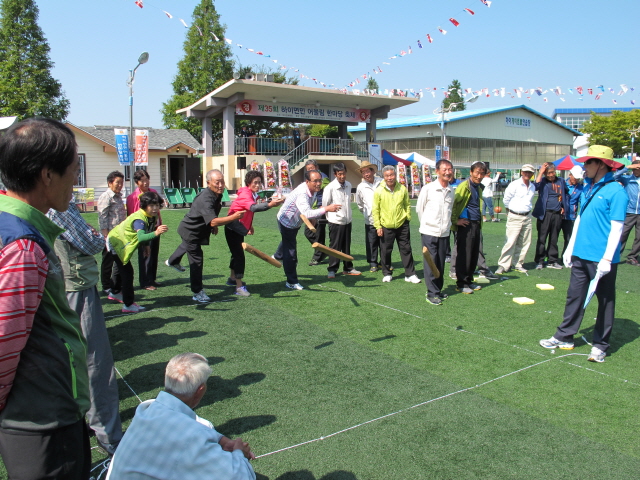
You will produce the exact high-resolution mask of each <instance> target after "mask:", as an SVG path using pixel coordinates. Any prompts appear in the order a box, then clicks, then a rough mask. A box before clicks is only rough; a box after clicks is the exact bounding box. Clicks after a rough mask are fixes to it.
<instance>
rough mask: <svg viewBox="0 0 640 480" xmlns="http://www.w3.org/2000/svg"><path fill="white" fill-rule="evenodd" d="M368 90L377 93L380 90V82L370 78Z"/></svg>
mask: <svg viewBox="0 0 640 480" xmlns="http://www.w3.org/2000/svg"><path fill="white" fill-rule="evenodd" d="M367 89H368V90H375V91H376V92H377V91H378V90H380V85H378V82H377V81H376V79H375V78H373V77H369V80H367Z"/></svg>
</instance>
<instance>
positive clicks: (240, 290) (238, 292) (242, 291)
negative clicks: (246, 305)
mask: <svg viewBox="0 0 640 480" xmlns="http://www.w3.org/2000/svg"><path fill="white" fill-rule="evenodd" d="M236 295H238V296H239V297H250V296H251V294H250V293H249V290H247V287H245V286H242V287H240V288H236Z"/></svg>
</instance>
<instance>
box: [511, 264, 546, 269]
mask: <svg viewBox="0 0 640 480" xmlns="http://www.w3.org/2000/svg"><path fill="white" fill-rule="evenodd" d="M543 268H544V265H543V264H542V263H539V264H537V265H536V270H542V269H543ZM517 269H518V267H516V270H517Z"/></svg>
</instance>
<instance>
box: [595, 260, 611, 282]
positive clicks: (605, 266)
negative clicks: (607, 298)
mask: <svg viewBox="0 0 640 480" xmlns="http://www.w3.org/2000/svg"><path fill="white" fill-rule="evenodd" d="M610 271H611V262H610V261H609V260H604V259H602V260H600V262H598V269H597V270H596V277H598V278H602V277H604V276H605V275H606V274H607V273H609V272H610Z"/></svg>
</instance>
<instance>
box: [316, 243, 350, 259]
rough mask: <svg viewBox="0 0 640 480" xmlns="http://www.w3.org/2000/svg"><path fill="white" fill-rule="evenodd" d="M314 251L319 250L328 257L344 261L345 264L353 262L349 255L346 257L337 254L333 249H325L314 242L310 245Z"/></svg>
mask: <svg viewBox="0 0 640 480" xmlns="http://www.w3.org/2000/svg"><path fill="white" fill-rule="evenodd" d="M311 246H312V247H313V248H314V250H320V251H321V252H322V253H326V254H327V255H329V256H330V257H335V258H339V259H340V260H344V261H346V262H353V257H352V256H351V255H347V254H346V253H342V252H339V251H338V250H334V249H333V248H329V247H326V246H324V245H322V244H321V243H318V242H315V243H314V244H312V245H311Z"/></svg>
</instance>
